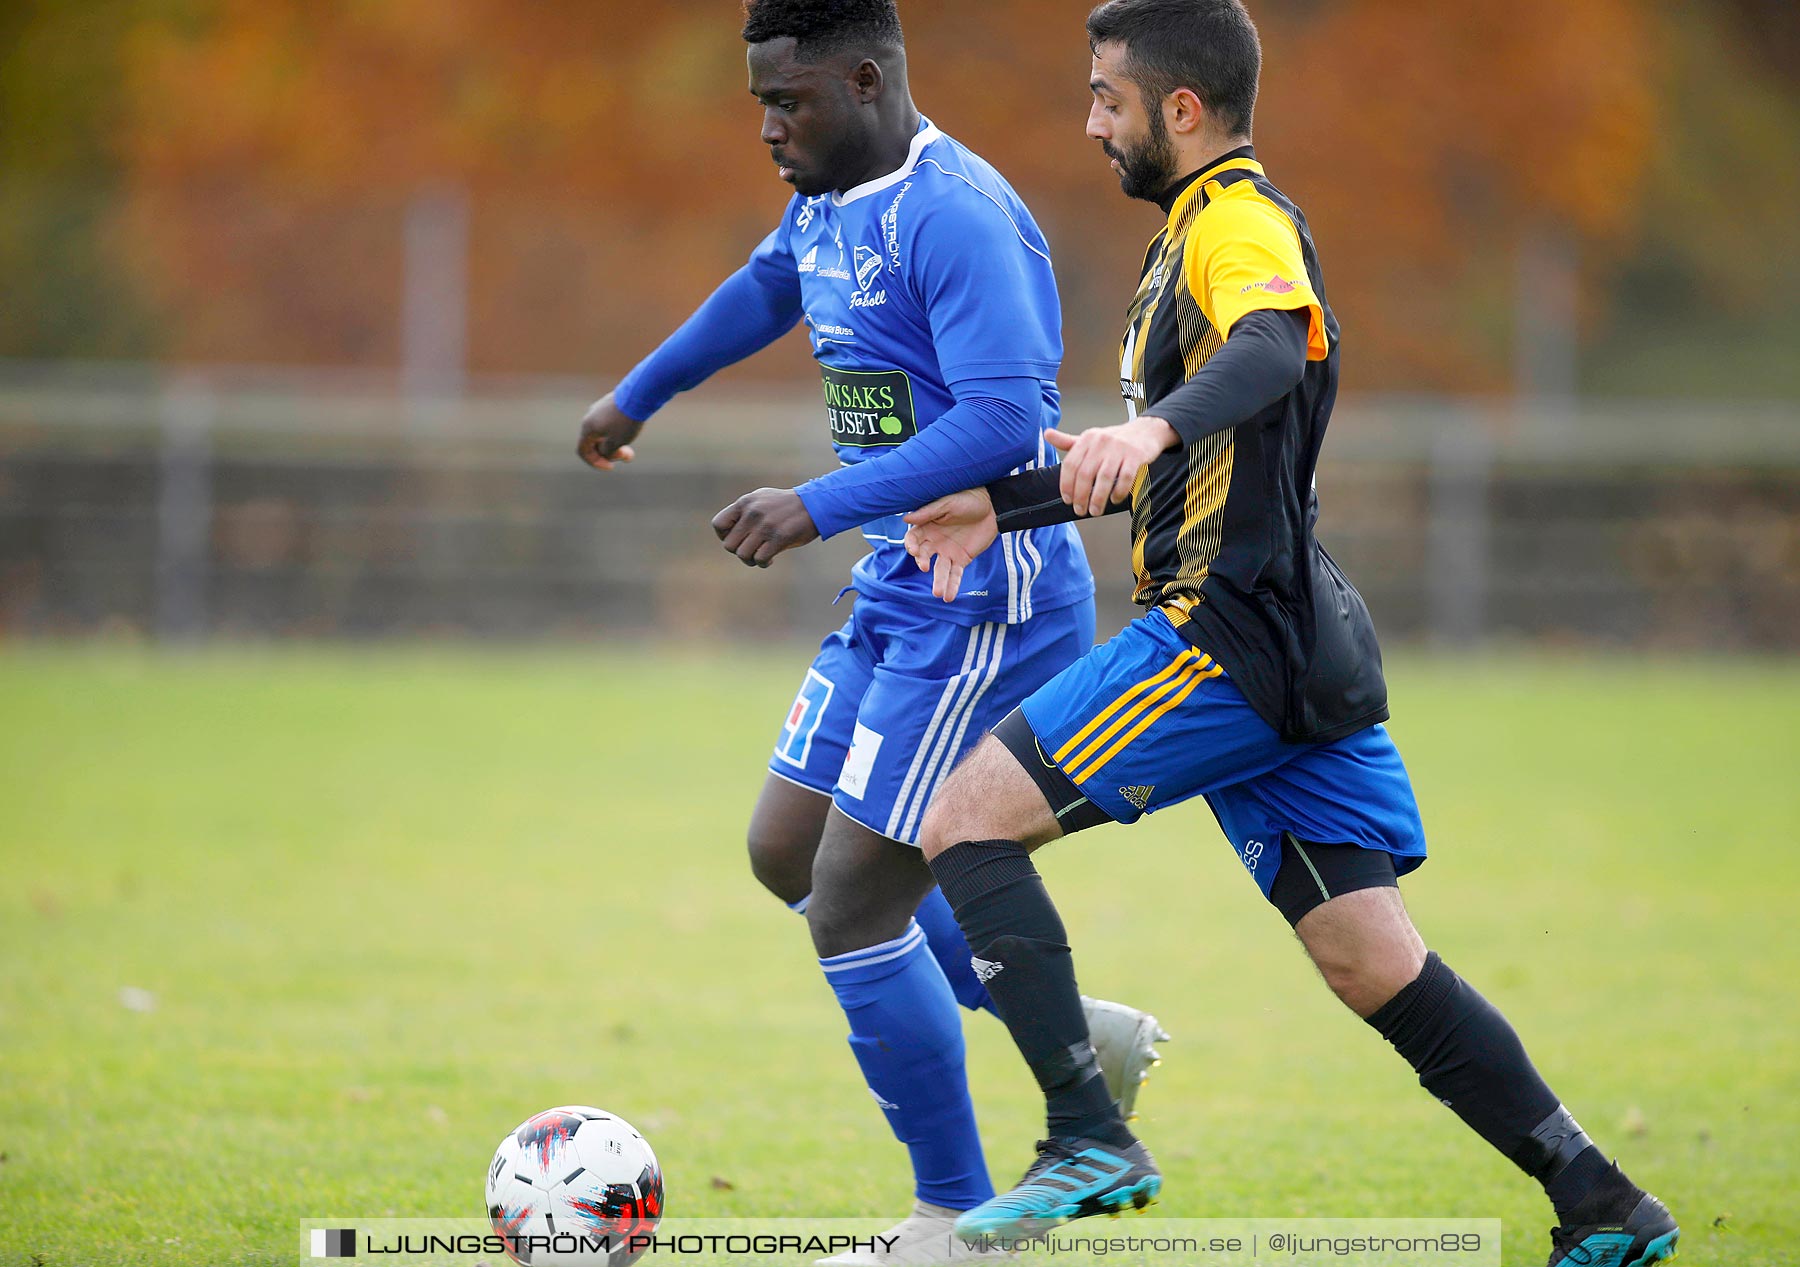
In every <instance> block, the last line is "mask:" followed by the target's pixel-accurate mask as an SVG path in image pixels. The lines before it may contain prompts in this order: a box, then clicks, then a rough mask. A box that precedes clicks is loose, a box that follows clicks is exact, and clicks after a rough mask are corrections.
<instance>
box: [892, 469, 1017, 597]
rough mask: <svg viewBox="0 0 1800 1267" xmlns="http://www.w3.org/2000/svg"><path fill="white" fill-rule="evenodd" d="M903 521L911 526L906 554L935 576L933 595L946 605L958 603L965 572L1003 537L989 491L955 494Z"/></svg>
mask: <svg viewBox="0 0 1800 1267" xmlns="http://www.w3.org/2000/svg"><path fill="white" fill-rule="evenodd" d="M901 518H902V519H904V520H905V521H906V522H907V525H908V527H907V529H906V552H907V553H908V554H910V555H912V557H913V562H915V563H917V564H918V565H919V571H921V572H926V571H929V572H930V573H931V592H932V594H933V595H935V596H936V597H938V598H941V599H943V600H944V601H945V602H946V603H948V602H953V601H955V598H956V591H957V588H958V587H959V586H960V585H961V584H962V576H963V569H964V568H966V567H968V566H969V564H970V563H972V562H974V561H975V556H976V555H978V554H980V553H981V552H982V551H983V550H985V549H987V548H988V547H989V546H991V545H993V544H994V538H996V537H998V536H999V535H1000V526H999V524H997V523H996V522H995V521H994V502H993V499H992V498H990V497H989V496H988V493H987V489H985V488H971V489H968V490H967V491H965V492H961V493H951V494H950V495H949V496H948V497H940V498H938V499H937V500H936V501H934V502H931V503H929V504H927V505H924V506H921V507H919V509H917V510H915V511H913V512H912V513H911V514H907V515H902V516H901Z"/></svg>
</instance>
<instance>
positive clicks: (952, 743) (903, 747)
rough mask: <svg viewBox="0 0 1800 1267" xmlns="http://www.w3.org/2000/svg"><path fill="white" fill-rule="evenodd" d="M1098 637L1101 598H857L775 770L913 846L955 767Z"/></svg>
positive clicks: (812, 672) (781, 742)
mask: <svg viewBox="0 0 1800 1267" xmlns="http://www.w3.org/2000/svg"><path fill="white" fill-rule="evenodd" d="M1093 645H1094V602H1093V600H1092V599H1091V598H1090V599H1087V600H1084V601H1082V602H1079V603H1072V604H1070V605H1069V606H1067V607H1059V608H1056V609H1055V610H1053V611H1041V612H1038V613H1037V614H1036V615H1034V616H1032V617H1031V618H1030V619H1029V620H1026V621H1024V622H1023V623H1021V624H1016V625H1008V624H999V623H994V624H981V625H974V626H969V625H957V624H952V623H951V622H950V621H947V620H940V619H938V618H936V616H935V615H934V613H933V612H932V611H931V609H930V608H928V607H921V606H914V605H912V604H910V603H894V602H885V603H884V602H878V601H875V600H872V599H866V598H859V599H858V600H857V603H856V606H855V607H854V608H853V609H852V610H851V613H850V619H849V620H848V621H846V622H845V623H844V627H843V628H842V629H839V630H838V631H837V632H836V633H834V634H831V635H830V636H829V637H827V638H826V639H825V641H824V642H823V643H822V644H821V645H820V647H819V654H818V657H817V658H816V659H814V660H813V662H812V667H811V668H810V669H808V670H807V671H806V680H805V681H804V682H802V683H801V685H800V693H799V694H798V695H796V696H795V697H794V703H793V705H792V707H790V708H789V709H788V713H787V719H786V721H785V722H783V724H782V727H781V736H780V738H779V739H778V740H777V741H776V743H775V754H774V756H772V757H771V758H770V759H769V770H770V771H771V772H772V773H774V774H777V775H779V776H780V777H782V778H784V779H786V780H788V781H789V782H791V783H798V784H799V785H800V786H801V787H805V788H811V789H812V790H813V791H815V792H820V793H824V794H826V795H829V796H830V797H831V798H832V803H833V804H835V805H836V806H837V807H838V809H840V810H842V811H843V812H844V813H845V814H846V815H848V816H849V817H850V818H852V819H854V820H855V821H856V822H858V823H861V824H862V825H863V826H864V827H867V828H869V829H870V830H871V831H875V832H879V833H880V834H881V835H883V836H887V837H889V838H890V839H893V840H898V841H902V842H904V843H906V844H909V845H916V844H918V843H919V823H920V820H922V819H923V818H924V816H925V806H926V804H927V803H928V802H929V801H930V800H931V797H932V794H933V793H934V792H936V791H937V789H938V787H939V786H940V785H942V783H943V782H944V779H945V778H946V777H947V776H948V775H949V773H950V768H951V767H952V766H953V765H955V764H956V760H957V758H958V757H960V756H961V755H962V754H963V753H964V752H965V751H967V750H968V749H969V748H972V747H973V746H974V745H975V744H976V742H977V741H978V740H980V738H981V737H982V736H983V735H985V734H986V733H987V732H988V730H989V728H990V727H992V726H993V725H994V723H995V722H997V721H999V720H1000V719H1001V718H1002V717H1004V716H1006V715H1007V714H1008V713H1010V712H1012V710H1013V709H1015V708H1017V707H1018V706H1019V701H1021V700H1023V699H1024V698H1025V697H1026V696H1027V695H1029V694H1031V692H1033V691H1035V690H1037V689H1038V687H1040V686H1042V685H1043V684H1044V683H1046V682H1048V681H1049V680H1050V679H1051V678H1053V677H1055V676H1056V675H1057V674H1058V673H1060V672H1062V671H1063V670H1064V669H1066V668H1068V667H1069V665H1071V664H1073V663H1074V662H1075V661H1077V660H1079V659H1080V658H1081V656H1082V655H1084V654H1085V653H1086V652H1087V651H1088V650H1089V649H1090V648H1092V646H1093Z"/></svg>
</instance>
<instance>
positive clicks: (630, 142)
mask: <svg viewBox="0 0 1800 1267" xmlns="http://www.w3.org/2000/svg"><path fill="white" fill-rule="evenodd" d="M205 7H206V16H205V17H204V18H203V19H201V20H198V21H196V22H195V23H193V24H192V25H189V26H185V27H183V26H176V25H173V24H168V23H159V24H147V25H145V26H143V27H142V28H140V29H138V30H136V31H134V32H133V33H132V35H131V37H130V40H129V43H128V56H127V64H128V67H129V78H128V84H127V91H128V94H129V98H130V109H129V110H128V111H127V112H126V114H127V117H128V118H129V120H130V122H129V126H128V128H127V130H126V133H125V135H124V136H123V137H122V138H121V139H120V146H121V159H122V161H123V163H124V166H125V171H126V187H127V193H128V196H127V198H126V200H125V204H124V209H123V211H122V216H123V221H124V231H125V235H126V241H127V242H128V244H129V245H128V254H129V259H130V261H131V265H132V268H133V270H134V272H135V273H136V274H137V276H138V277H139V278H140V279H141V281H142V282H143V284H144V285H145V286H146V287H147V288H148V290H149V292H150V294H151V295H152V296H153V298H154V300H155V302H156V304H157V306H158V308H159V309H160V310H161V311H162V312H163V313H164V314H165V317H166V321H167V325H168V329H169V331H170V333H171V335H172V338H173V342H174V343H175V348H174V351H175V352H176V353H177V354H178V355H185V356H188V357H195V358H207V359H231V360H254V361H282V362H299V363H331V364H345V363H348V364H363V365H387V364H392V363H393V361H394V360H395V358H396V356H397V347H398V334H397V325H398V312H399V290H400V279H401V270H402V244H401V234H402V223H403V217H404V209H405V206H406V204H407V202H408V200H409V199H411V198H412V197H413V196H414V195H415V194H416V193H417V192H419V191H421V190H429V189H435V188H444V187H451V188H457V189H462V190H466V191H467V194H468V197H469V203H470V207H471V212H472V213H471V258H470V261H469V273H470V295H471V300H470V318H469V322H470V328H469V354H470V360H471V368H473V369H475V370H477V371H482V370H488V371H515V370H525V371H555V372H579V373H587V374H594V375H599V374H603V373H608V372H616V371H619V370H621V369H623V368H624V367H626V366H627V365H628V364H629V363H630V362H631V361H632V360H634V359H635V358H636V357H637V356H639V355H641V354H642V353H643V352H645V351H646V350H648V348H649V347H650V346H652V345H653V343H654V341H655V339H656V338H657V337H658V336H659V335H660V334H661V333H663V332H665V331H666V330H668V329H669V328H672V326H673V325H674V324H675V323H676V322H678V321H679V320H680V319H681V318H682V317H683V316H684V315H685V314H686V313H687V312H688V311H689V310H690V309H691V308H692V307H693V305H694V304H695V303H696V302H697V301H698V300H699V299H700V298H701V297H703V296H704V294H705V293H706V291H707V289H708V288H709V287H710V286H711V285H712V284H713V283H714V282H716V281H717V280H718V279H719V278H721V277H722V276H724V274H725V273H726V272H728V271H729V270H730V269H732V268H734V267H735V266H736V265H737V264H738V263H739V262H741V260H742V258H743V257H744V255H745V254H746V253H747V252H748V251H749V249H750V248H751V247H752V246H754V245H755V243H756V242H757V241H758V240H759V239H760V237H761V236H762V234H763V233H765V232H766V231H767V229H768V228H769V226H770V225H772V224H773V222H774V220H775V219H776V217H777V215H778V214H779V211H780V208H781V206H782V204H783V201H784V195H785V190H784V188H783V187H782V186H780V185H779V183H778V182H777V181H776V180H775V178H774V174H773V171H772V169H771V165H770V163H769V161H768V158H767V155H766V153H765V151H764V150H763V148H762V147H761V146H760V145H759V144H758V141H757V126H758V112H757V110H756V108H755V106H754V105H753V103H752V102H751V101H750V99H749V97H748V96H747V95H746V93H745V91H744V81H745V74H744V67H743V46H742V44H741V42H740V41H739V39H738V37H737V27H738V15H737V8H736V5H735V4H734V3H732V2H731V0H706V2H704V3H703V2H700V0H691V2H687V3H662V4H642V3H638V4H626V3H622V2H621V0H533V2H532V3H529V4H519V3H516V0H458V2H457V3H452V4H445V3H441V2H439V3H427V2H426V0H336V2H334V3H320V2H319V0H308V2H302V0H210V3H209V4H208V5H207V6H205ZM1251 9H1252V12H1253V13H1254V14H1255V15H1256V17H1257V19H1258V21H1259V23H1260V25H1261V28H1262V31H1263V37H1264V43H1265V50H1266V67H1265V75H1264V85H1263V98H1262V103H1261V106H1260V108H1259V112H1258V119H1257V124H1258V130H1257V141H1258V146H1259V152H1260V154H1261V156H1262V158H1263V159H1264V161H1265V163H1266V164H1267V165H1268V166H1269V168H1270V171H1271V174H1272V175H1273V176H1274V178H1275V179H1276V181H1277V182H1278V183H1279V184H1281V185H1282V186H1283V187H1284V188H1285V189H1286V190H1287V191H1288V192H1289V193H1290V194H1291V195H1292V196H1293V197H1294V198H1295V199H1296V200H1297V201H1299V202H1300V203H1301V205H1302V206H1303V207H1305V208H1306V210H1307V212H1308V215H1309V217H1310V219H1311V222H1312V227H1313V229H1314V232H1315V235H1316V236H1317V238H1318V240H1319V243H1320V247H1321V250H1322V252H1323V254H1324V259H1325V264H1326V268H1327V280H1328V282H1329V285H1330V292H1331V296H1332V300H1333V304H1334V306H1335V307H1336V308H1337V309H1338V311H1339V314H1340V317H1341V319H1342V321H1343V324H1344V327H1345V337H1346V340H1347V346H1348V347H1351V348H1354V352H1355V357H1356V361H1355V364H1354V367H1353V368H1352V369H1351V370H1350V371H1349V373H1350V381H1351V382H1352V383H1353V384H1354V385H1355V386H1357V387H1363V388H1370V387H1398V386H1409V387H1421V386H1422V387H1489V386H1494V385H1496V384H1498V383H1500V382H1502V381H1504V377H1505V372H1504V366H1505V364H1506V356H1507V353H1506V329H1507V322H1508V321H1509V320H1510V315H1511V311H1512V290H1511V286H1512V279H1513V269H1512V265H1511V259H1512V255H1513V252H1514V250H1515V248H1516V245H1517V243H1518V241H1519V240H1520V238H1521V236H1522V235H1524V234H1526V233H1528V232H1530V231H1532V230H1533V228H1534V226H1536V225H1538V224H1540V223H1547V224H1551V225H1555V226H1560V227H1562V228H1564V229H1565V230H1566V231H1568V232H1570V233H1572V234H1573V235H1574V236H1575V237H1576V239H1577V240H1578V241H1579V242H1580V243H1581V244H1582V246H1583V248H1584V258H1585V259H1586V260H1588V261H1589V264H1590V267H1591V268H1592V269H1593V270H1594V271H1595V272H1596V273H1597V274H1599V275H1603V274H1604V270H1605V269H1606V268H1607V267H1608V263H1609V261H1611V260H1613V259H1615V258H1616V257H1617V255H1618V253H1619V252H1620V251H1622V250H1623V249H1624V248H1626V247H1627V246H1629V244H1630V243H1631V242H1632V240H1633V238H1634V235H1635V234H1636V232H1637V229H1638V220H1639V217H1640V215H1641V214H1642V209H1641V208H1642V201H1643V198H1642V182H1643V179H1644V173H1645V171H1646V166H1647V162H1648V156H1649V153H1650V150H1651V145H1652V137H1653V134H1654V132H1655V129H1656V126H1657V120H1656V114H1655V99H1654V97H1653V95H1652V87H1651V85H1652V84H1653V81H1654V70H1655V65H1656V59H1657V49H1658V35H1657V32H1658V26H1657V22H1656V20H1655V18H1654V16H1653V12H1652V11H1651V10H1649V9H1648V8H1647V7H1646V6H1645V4H1643V3H1641V2H1640V0H1584V3H1582V4H1578V5H1569V4H1566V3H1563V2H1561V0H1464V3H1460V4H1456V5H1433V4H1424V3H1397V2H1396V0H1334V2H1333V3H1329V4H1327V3H1322V2H1317V0H1283V2H1277V0H1262V2H1258V0H1251ZM1085 12H1086V6H1085V4H1083V3H1069V4H1064V3H1062V2H1061V0H1052V2H1047V0H982V3H980V4H967V3H956V2H954V0H935V2H933V0H902V13H903V16H904V17H905V19H906V21H907V29H908V43H909V48H910V51H911V57H912V63H913V65H912V76H913V85H914V92H915V96H916V97H917V99H918V101H919V104H920V106H921V108H922V109H924V110H925V111H926V113H928V114H930V115H931V116H932V117H933V118H934V119H935V120H936V121H937V122H938V123H939V124H940V125H941V126H943V127H944V128H945V129H946V130H947V131H950V132H951V133H952V134H954V135H956V136H958V137H959V138H960V139H962V140H964V141H965V142H967V143H969V144H971V145H973V146H974V147H975V148H976V149H978V150H979V151H981V152H982V153H983V154H985V155H986V156H987V157H988V158H990V159H991V160H992V161H993V162H994V163H995V164H996V165H997V166H999V167H1000V169H1001V170H1002V171H1003V172H1005V173H1006V174H1007V175H1008V176H1009V178H1010V179H1011V180H1012V181H1013V183H1014V184H1015V185H1016V186H1017V187H1018V188H1019V190H1020V192H1021V193H1022V194H1023V195H1024V196H1025V198H1026V200H1027V201H1028V202H1029V203H1030V204H1031V205H1032V207H1033V208H1034V210H1035V211H1036V212H1037V214H1038V216H1039V218H1040V220H1042V222H1043V223H1044V226H1045V229H1046V232H1047V233H1048V234H1049V237H1050V240H1051V243H1052V245H1053V247H1054V248H1055V250H1056V253H1057V264H1058V275H1059V278H1060V280H1061V283H1062V287H1063V295H1064V304H1065V313H1066V317H1067V323H1068V330H1069V344H1070V354H1069V360H1068V364H1067V369H1066V371H1065V378H1066V380H1067V381H1068V382H1069V383H1071V384H1072V385H1098V384H1104V383H1107V382H1109V381H1110V380H1111V378H1112V376H1113V375H1112V343H1113V341H1114V339H1116V337H1117V323H1118V318H1119V313H1120V310H1121V307H1122V305H1123V303H1124V301H1125V299H1126V297H1127V295H1128V293H1129V292H1130V290H1131V288H1132V284H1133V278H1134V273H1135V269H1136V267H1137V263H1138V260H1139V259H1140V258H1141V255H1142V250H1143V245H1144V242H1145V240H1146V239H1147V238H1148V237H1149V235H1150V234H1151V233H1152V232H1154V230H1155V228H1156V213H1155V211H1154V209H1152V208H1150V207H1148V206H1147V205H1145V204H1130V203H1127V202H1125V201H1124V200H1123V199H1122V198H1121V197H1120V196H1119V193H1118V189H1117V185H1116V182H1115V181H1114V180H1113V179H1112V178H1111V176H1110V175H1109V173H1108V172H1107V170H1106V168H1105V165H1104V163H1103V161H1102V160H1101V159H1100V157H1099V154H1098V151H1097V148H1096V147H1095V146H1094V144H1093V143H1092V142H1090V141H1088V140H1086V139H1085V138H1084V136H1083V135H1082V125H1083V121H1084V119H1085V116H1086V111H1087V89H1086V71H1087V50H1086V46H1085V42H1084V37H1083V33H1082V27H1081V23H1082V18H1083V16H1084V15H1085ZM774 364H776V365H777V366H779V367H781V368H783V369H792V368H795V367H796V365H797V358H795V357H789V358H787V359H786V360H782V359H779V358H778V359H777V360H776V361H775V362H774Z"/></svg>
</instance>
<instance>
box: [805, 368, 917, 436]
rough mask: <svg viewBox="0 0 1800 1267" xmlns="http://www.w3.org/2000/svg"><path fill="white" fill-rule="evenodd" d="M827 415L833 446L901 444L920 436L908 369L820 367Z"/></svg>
mask: <svg viewBox="0 0 1800 1267" xmlns="http://www.w3.org/2000/svg"><path fill="white" fill-rule="evenodd" d="M819 371H820V373H821V374H822V375H823V377H824V379H825V415H826V417H827V418H829V419H830V421H831V439H832V443H834V444H845V445H851V446H853V447H856V448H872V447H875V446H877V445H894V444H901V443H903V442H905V441H906V440H908V439H910V438H911V437H913V436H915V435H917V434H919V424H918V420H917V418H916V417H915V416H914V413H913V395H912V382H911V380H909V379H908V378H907V377H906V371H905V370H840V369H834V368H833V367H831V366H829V365H821V366H820V367H819Z"/></svg>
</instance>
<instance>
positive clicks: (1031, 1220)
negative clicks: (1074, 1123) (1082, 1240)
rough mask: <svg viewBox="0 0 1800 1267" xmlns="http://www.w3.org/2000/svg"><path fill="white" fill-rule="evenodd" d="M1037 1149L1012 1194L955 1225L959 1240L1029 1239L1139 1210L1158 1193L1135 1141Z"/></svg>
mask: <svg viewBox="0 0 1800 1267" xmlns="http://www.w3.org/2000/svg"><path fill="white" fill-rule="evenodd" d="M1037 1147H1038V1155H1037V1161H1035V1162H1033V1163H1032V1166H1031V1169H1030V1170H1027V1171H1026V1172H1025V1177H1024V1178H1023V1179H1020V1180H1019V1182H1018V1184H1017V1185H1016V1186H1014V1187H1013V1188H1012V1190H1011V1191H1009V1192H1002V1193H1001V1194H1000V1195H999V1196H997V1197H993V1198H991V1199H990V1200H988V1201H985V1202H983V1203H982V1204H980V1205H978V1206H976V1207H975V1208H974V1209H973V1210H969V1211H967V1212H966V1213H965V1214H964V1215H963V1216H962V1217H961V1218H959V1219H957V1220H956V1234H957V1235H958V1236H960V1237H962V1238H963V1240H965V1241H967V1242H970V1243H975V1242H978V1241H983V1240H994V1241H1004V1242H1013V1241H1027V1240H1033V1239H1036V1238H1037V1237H1040V1236H1042V1235H1044V1234H1045V1233H1046V1232H1049V1231H1051V1230H1052V1229H1054V1228H1057V1227H1060V1226H1061V1225H1062V1224H1064V1223H1067V1222H1068V1221H1069V1220H1070V1219H1085V1218H1087V1217H1089V1216H1090V1215H1094V1214H1118V1213H1119V1212H1121V1211H1123V1210H1141V1209H1143V1208H1144V1207H1145V1206H1147V1205H1149V1204H1150V1203H1151V1202H1152V1201H1154V1200H1155V1199H1156V1194H1157V1193H1158V1192H1160V1191H1161V1190H1162V1175H1161V1174H1160V1173H1159V1172H1158V1171H1157V1169H1156V1159H1155V1158H1153V1157H1151V1156H1150V1150H1149V1149H1147V1148H1145V1147H1144V1146H1143V1145H1142V1144H1141V1143H1139V1142H1138V1141H1136V1140H1133V1141H1132V1142H1131V1144H1130V1146H1129V1147H1126V1148H1120V1147H1118V1146H1116V1145H1113V1144H1106V1143H1102V1142H1101V1141H1099V1140H1094V1139H1078V1138H1073V1137H1070V1136H1060V1137H1058V1138H1056V1139H1046V1140H1039V1141H1038V1146H1037Z"/></svg>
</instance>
